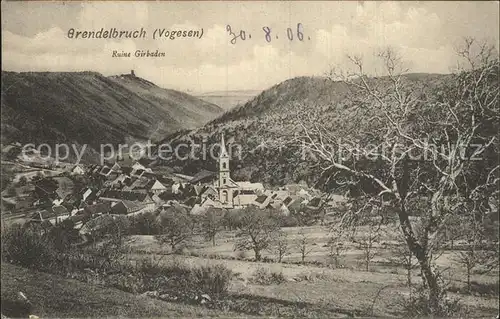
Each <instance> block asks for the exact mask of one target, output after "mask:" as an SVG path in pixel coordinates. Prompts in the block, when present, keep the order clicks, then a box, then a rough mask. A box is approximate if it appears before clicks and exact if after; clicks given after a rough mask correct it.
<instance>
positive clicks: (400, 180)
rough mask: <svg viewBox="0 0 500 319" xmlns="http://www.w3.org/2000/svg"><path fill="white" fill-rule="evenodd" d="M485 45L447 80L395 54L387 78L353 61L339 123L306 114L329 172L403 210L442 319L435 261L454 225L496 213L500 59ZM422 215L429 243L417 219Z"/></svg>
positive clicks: (345, 77)
mask: <svg viewBox="0 0 500 319" xmlns="http://www.w3.org/2000/svg"><path fill="white" fill-rule="evenodd" d="M476 44H477V43H476V42H475V41H473V40H469V39H468V40H466V41H465V45H464V47H463V48H461V49H460V50H458V53H459V57H460V58H463V60H465V62H466V63H467V65H468V67H467V68H463V67H462V68H461V69H460V70H459V71H457V72H456V73H455V74H452V75H449V76H447V77H443V78H441V79H440V80H439V79H436V78H433V77H432V76H429V77H428V78H426V79H421V80H419V79H418V77H417V78H416V79H415V78H413V77H411V76H406V75H404V73H406V72H407V70H406V69H404V68H403V67H401V65H402V64H401V59H400V58H399V57H398V56H397V55H396V54H395V53H394V51H393V50H385V51H383V52H381V53H380V54H379V58H380V60H381V61H382V62H383V65H384V68H385V71H386V75H385V77H382V78H377V79H375V78H370V77H368V76H367V74H366V73H365V68H364V65H363V61H362V59H361V58H359V57H349V58H350V61H351V62H352V63H353V65H354V67H355V69H354V72H344V73H338V72H337V73H335V74H334V77H332V78H333V79H335V80H339V81H340V82H341V83H343V84H344V85H345V87H346V88H347V89H348V92H349V93H350V94H351V95H350V97H351V98H350V99H349V100H348V101H346V102H345V103H344V104H340V105H338V106H337V107H336V108H334V110H333V112H331V113H333V114H335V116H333V115H328V116H329V117H327V118H323V119H319V118H317V117H315V116H316V114H315V113H314V112H307V113H304V114H300V116H299V118H300V126H301V128H302V136H301V137H300V138H301V139H302V146H303V147H305V148H306V149H308V150H309V151H310V152H311V153H312V154H314V156H315V157H316V159H318V160H319V161H320V162H321V163H322V171H323V172H324V173H325V174H333V173H335V172H342V173H343V177H342V178H343V179H344V181H345V182H346V183H348V184H350V185H355V186H357V189H362V190H365V191H366V192H367V194H369V195H370V196H371V197H372V198H374V199H378V200H379V201H381V202H384V204H385V205H388V206H390V207H391V208H393V213H394V214H395V215H396V216H397V218H398V221H399V226H400V228H401V230H402V233H403V235H404V238H405V242H406V244H407V246H408V248H409V250H410V251H411V252H412V254H413V255H414V256H415V257H416V259H417V260H418V263H419V266H420V268H421V271H422V274H423V276H424V278H425V281H426V286H427V291H428V298H429V308H430V311H431V312H432V313H436V314H437V313H439V311H440V309H441V308H440V303H439V302H440V299H441V297H442V296H443V291H442V289H441V287H440V283H439V281H438V276H437V274H436V273H435V271H434V270H433V267H432V264H431V260H432V259H431V257H430V256H432V252H433V250H434V249H435V248H436V245H437V244H438V243H437V241H438V238H439V237H440V236H439V234H440V233H442V231H443V229H444V227H445V224H444V221H445V220H446V218H447V217H448V216H450V215H457V214H460V212H463V211H465V210H467V209H470V207H472V206H476V207H478V206H481V207H482V208H479V209H477V213H478V218H479V215H481V214H484V213H485V211H486V210H487V208H486V207H485V205H482V203H484V202H485V201H487V200H488V199H489V198H491V197H492V196H497V195H498V188H499V187H498V186H499V185H498V184H499V180H500V179H499V169H498V168H499V163H498V156H496V155H495V154H498V151H499V143H498V139H497V137H496V134H497V128H498V125H499V124H500V123H499V112H498V97H499V85H498V66H499V61H498V57H497V56H496V55H495V54H494V52H493V50H492V48H491V47H490V46H487V45H476ZM321 116H323V117H325V116H326V115H325V114H321ZM346 153H347V154H349V155H350V156H348V157H347V158H346V157H345V156H339V154H340V155H345V154H346ZM478 159H481V160H478ZM353 196H355V195H353ZM416 211H419V214H420V216H419V219H420V222H421V223H422V236H420V238H417V236H416V234H415V232H414V225H413V221H412V219H411V218H410V216H411V215H416V214H415V212H416Z"/></svg>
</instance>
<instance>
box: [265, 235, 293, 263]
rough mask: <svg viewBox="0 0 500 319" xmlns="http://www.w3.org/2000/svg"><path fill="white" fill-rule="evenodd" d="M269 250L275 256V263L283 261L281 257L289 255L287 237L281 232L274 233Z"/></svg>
mask: <svg viewBox="0 0 500 319" xmlns="http://www.w3.org/2000/svg"><path fill="white" fill-rule="evenodd" d="M269 250H270V251H271V252H273V253H274V254H276V257H278V258H277V261H278V262H279V263H280V262H282V261H283V257H285V256H287V255H289V254H290V246H289V244H288V235H287V233H285V232H284V231H283V230H279V231H277V232H276V235H275V237H274V239H273V241H272V243H271V246H270V247H269Z"/></svg>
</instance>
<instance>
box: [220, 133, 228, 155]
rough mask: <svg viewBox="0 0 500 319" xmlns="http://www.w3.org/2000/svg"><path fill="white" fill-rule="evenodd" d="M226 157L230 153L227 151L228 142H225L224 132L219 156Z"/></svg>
mask: <svg viewBox="0 0 500 319" xmlns="http://www.w3.org/2000/svg"><path fill="white" fill-rule="evenodd" d="M225 157H227V158H229V155H228V154H227V151H226V143H225V142H224V133H222V138H221V142H220V154H219V158H225Z"/></svg>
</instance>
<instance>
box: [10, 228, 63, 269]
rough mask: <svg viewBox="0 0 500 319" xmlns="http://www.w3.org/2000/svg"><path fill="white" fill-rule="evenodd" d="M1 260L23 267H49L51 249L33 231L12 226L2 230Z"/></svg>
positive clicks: (43, 239)
mask: <svg viewBox="0 0 500 319" xmlns="http://www.w3.org/2000/svg"><path fill="white" fill-rule="evenodd" d="M1 240H2V260H6V261H8V262H11V263H13V264H18V265H21V266H24V267H29V268H36V269H43V268H46V267H49V266H50V264H51V261H52V257H53V255H54V250H53V247H51V245H50V244H49V242H48V241H47V240H46V239H45V238H43V236H42V235H41V234H40V233H39V232H37V231H34V230H31V229H29V228H25V227H23V226H21V225H19V224H14V225H12V226H11V227H9V228H6V229H3V230H2V235H1Z"/></svg>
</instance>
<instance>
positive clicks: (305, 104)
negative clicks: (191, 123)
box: [166, 74, 447, 185]
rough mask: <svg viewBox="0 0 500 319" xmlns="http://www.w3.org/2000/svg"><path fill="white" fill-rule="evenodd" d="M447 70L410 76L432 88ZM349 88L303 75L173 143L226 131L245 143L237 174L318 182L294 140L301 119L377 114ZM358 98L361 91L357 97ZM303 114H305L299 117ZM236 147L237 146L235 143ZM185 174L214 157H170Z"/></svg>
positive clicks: (411, 81)
mask: <svg viewBox="0 0 500 319" xmlns="http://www.w3.org/2000/svg"><path fill="white" fill-rule="evenodd" d="M446 77H447V76H446V75H434V74H409V75H406V76H405V81H406V82H407V85H409V86H410V87H411V88H412V90H413V91H414V92H415V93H418V92H420V93H422V94H424V93H426V92H431V91H432V90H433V89H434V88H435V87H437V86H439V85H440V84H442V83H444V82H445V79H446ZM371 81H373V83H372V84H373V85H375V86H377V87H382V88H384V87H388V86H389V85H390V84H389V82H388V79H386V78H374V79H371ZM349 94H350V91H349V88H348V87H347V86H346V85H345V84H343V83H340V82H334V81H332V80H329V79H327V78H323V77H298V78H294V79H290V80H287V81H284V82H282V83H280V84H277V85H275V86H273V87H271V88H269V89H267V90H265V91H263V92H262V93H261V94H259V95H258V96H256V97H255V98H253V99H252V100H250V101H248V102H247V103H245V104H244V105H242V106H239V107H236V108H234V109H231V110H229V111H227V112H226V113H224V114H223V115H222V116H220V117H218V118H216V119H215V120H213V121H212V122H210V123H208V124H206V125H205V126H204V127H202V128H198V129H195V130H192V131H185V132H183V133H178V134H175V135H172V136H170V137H168V138H167V139H166V141H170V142H172V144H176V143H180V142H183V141H184V142H186V141H195V142H196V143H201V141H202V140H203V139H207V144H213V143H218V141H219V140H220V135H221V133H222V132H224V134H225V137H226V143H234V144H238V145H240V146H241V149H242V152H241V153H242V155H241V158H239V159H238V158H237V156H236V157H235V156H233V160H232V162H231V166H232V174H233V176H234V178H235V179H236V180H238V179H240V180H251V181H262V182H264V183H268V184H270V185H283V184H286V183H291V182H299V181H301V180H305V181H307V182H309V183H312V184H314V183H315V182H317V181H318V179H319V178H320V176H319V174H318V172H319V171H318V168H317V167H310V162H306V161H305V160H304V159H303V155H304V154H303V153H302V150H301V149H300V148H299V147H297V144H296V143H295V146H291V145H292V144H293V143H294V141H296V139H297V138H298V137H299V133H300V131H301V129H300V121H301V119H304V118H305V117H311V118H314V121H316V123H317V124H321V125H322V126H324V127H325V128H328V129H331V130H332V131H335V130H336V129H337V127H336V123H338V124H340V122H339V121H341V122H342V125H344V124H346V122H347V124H348V125H352V126H358V127H359V126H362V125H364V124H365V123H366V122H367V121H369V119H370V118H371V117H373V116H374V115H375V114H352V112H351V111H350V103H352V101H353V99H351V98H349V99H347V97H348V96H349ZM355 98H356V97H355ZM299 118H300V119H299ZM235 149H236V148H235ZM167 164H168V165H171V166H173V167H175V168H177V169H179V170H182V171H183V172H184V173H186V174H194V173H195V172H197V171H199V170H200V169H201V168H205V169H209V170H214V169H216V162H215V161H214V160H210V159H209V160H208V161H203V160H195V159H190V160H188V161H179V160H177V161H175V160H171V161H168V162H167Z"/></svg>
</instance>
